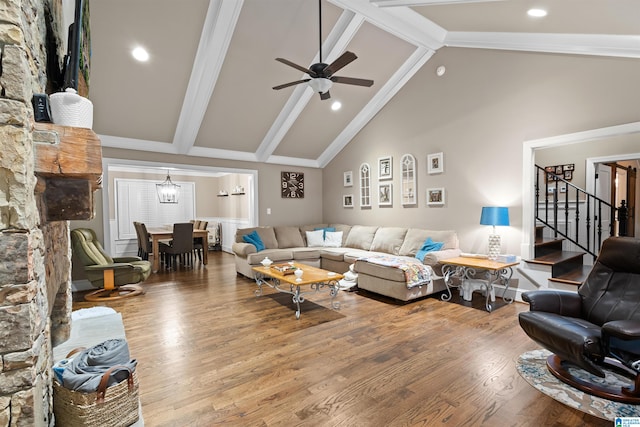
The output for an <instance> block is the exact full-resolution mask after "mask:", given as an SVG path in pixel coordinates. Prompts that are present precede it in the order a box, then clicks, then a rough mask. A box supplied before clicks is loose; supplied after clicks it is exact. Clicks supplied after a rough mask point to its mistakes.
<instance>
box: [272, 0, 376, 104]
mask: <svg viewBox="0 0 640 427" xmlns="http://www.w3.org/2000/svg"><path fill="white" fill-rule="evenodd" d="M318 11H319V13H318V21H319V23H318V30H319V31H318V35H319V37H318V39H319V42H320V48H319V50H318V52H319V59H320V62H317V63H315V64H312V65H311V66H309V68H305V67H303V66H301V65H298V64H296V63H294V62H291V61H289V60H288V59H284V58H276V61H278V62H282V63H283V64H285V65H288V66H290V67H292V68H295V69H296V70H299V71H302V72H303V73H306V74H308V75H309V77H311V78H308V79H302V80H296V81H293V82H289V83H285V84H281V85H278V86H274V87H273V89H275V90H280V89H284V88H286V87H289V86H294V85H297V84H300V83H308V84H309V86H310V87H311V88H312V89H313V91H314V92H318V93H319V94H320V99H321V100H325V99H329V98H331V94H330V93H329V89H331V86H332V85H333V83H342V84H347V85H355V86H366V87H371V86H372V85H373V80H368V79H357V78H354V77H340V76H334V75H333V74H334V73H335V72H336V71H338V70H340V69H342V68H343V67H345V66H347V65H349V64H350V63H351V62H353V61H355V60H356V59H357V58H358V57H357V56H356V54H355V53H353V52H349V51H346V52H344V53H343V54H342V55H340V56H339V57H338V59H336V60H335V61H333V62H332V63H331V64H328V65H327V64H325V63H324V62H322V0H318Z"/></svg>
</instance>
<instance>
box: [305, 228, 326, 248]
mask: <svg viewBox="0 0 640 427" xmlns="http://www.w3.org/2000/svg"><path fill="white" fill-rule="evenodd" d="M306 233H307V246H310V247H311V246H324V230H316V231H307V232H306Z"/></svg>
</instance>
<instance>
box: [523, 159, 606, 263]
mask: <svg viewBox="0 0 640 427" xmlns="http://www.w3.org/2000/svg"><path fill="white" fill-rule="evenodd" d="M561 190H562V191H561ZM560 194H562V195H563V196H564V197H560ZM535 198H536V203H535V218H536V221H537V222H538V223H542V224H544V225H546V226H547V227H549V228H550V229H551V230H552V232H553V234H554V238H558V236H562V237H564V238H565V239H567V240H568V241H570V242H571V243H573V244H574V245H576V246H577V247H579V248H581V249H583V250H584V251H586V252H587V253H589V254H590V255H591V256H592V257H593V259H594V260H595V258H596V257H597V255H598V253H599V252H600V247H601V246H602V242H603V241H604V240H605V239H606V238H607V237H609V236H613V235H614V233H615V228H616V227H615V218H616V210H617V209H616V207H615V206H613V205H611V203H609V202H607V201H605V200H603V199H601V198H599V197H596V196H595V195H593V194H590V193H588V192H586V191H585V190H583V189H582V188H580V187H577V186H575V185H573V184H572V183H571V182H569V181H567V180H566V179H564V177H563V176H562V175H556V174H555V173H552V172H548V171H545V169H544V168H542V167H540V166H538V165H536V188H535ZM581 204H582V205H583V206H584V209H581V208H580V205H581ZM572 206H575V212H574V218H573V219H574V220H575V222H574V224H575V229H574V230H572V231H573V232H572V231H571V230H570V229H569V224H570V213H571V207H572ZM607 212H609V214H610V216H609V218H610V222H609V226H608V227H606V226H605V228H606V230H605V229H603V214H605V213H607ZM581 215H584V219H583V218H582V217H581ZM559 218H560V219H562V218H564V224H561V223H559V222H558V220H559Z"/></svg>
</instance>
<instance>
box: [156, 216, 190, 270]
mask: <svg viewBox="0 0 640 427" xmlns="http://www.w3.org/2000/svg"><path fill="white" fill-rule="evenodd" d="M158 251H159V252H160V255H161V260H163V261H164V264H165V266H167V267H168V268H177V262H178V260H180V263H181V264H182V265H187V264H193V223H191V222H183V223H177V224H173V239H172V240H171V241H170V242H169V243H164V242H160V247H159V250H158Z"/></svg>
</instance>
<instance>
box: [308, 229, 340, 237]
mask: <svg viewBox="0 0 640 427" xmlns="http://www.w3.org/2000/svg"><path fill="white" fill-rule="evenodd" d="M313 230H314V231H318V230H324V233H322V238H323V239H326V238H327V231H330V232H332V233H333V232H335V231H336V228H335V227H316V228H314V229H313Z"/></svg>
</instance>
